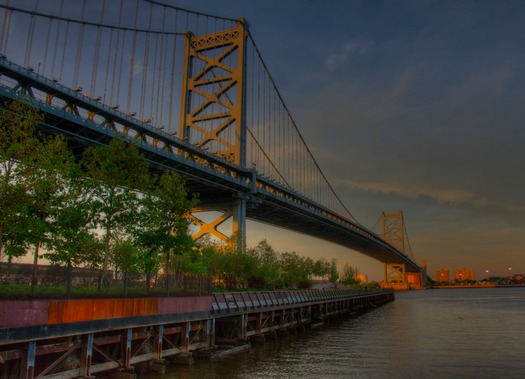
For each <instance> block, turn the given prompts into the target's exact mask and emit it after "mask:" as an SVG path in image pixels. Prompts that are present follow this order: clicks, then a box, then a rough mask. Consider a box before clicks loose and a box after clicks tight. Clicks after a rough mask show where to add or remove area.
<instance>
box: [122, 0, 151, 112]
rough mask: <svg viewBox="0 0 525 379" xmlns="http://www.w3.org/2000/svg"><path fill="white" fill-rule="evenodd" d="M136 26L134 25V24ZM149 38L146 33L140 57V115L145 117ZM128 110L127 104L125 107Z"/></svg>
mask: <svg viewBox="0 0 525 379" xmlns="http://www.w3.org/2000/svg"><path fill="white" fill-rule="evenodd" d="M152 7H153V5H151V4H150V7H149V21H148V30H151V19H152V17H153V15H152V13H153V11H152ZM135 27H136V26H135ZM150 39H151V33H149V32H147V33H146V43H145V44H144V56H143V57H142V60H143V62H144V65H143V67H142V87H141V91H140V114H141V117H143V118H145V117H146V114H145V112H144V103H145V101H146V88H147V84H148V70H149V43H150ZM127 110H128V112H129V105H128V108H127Z"/></svg>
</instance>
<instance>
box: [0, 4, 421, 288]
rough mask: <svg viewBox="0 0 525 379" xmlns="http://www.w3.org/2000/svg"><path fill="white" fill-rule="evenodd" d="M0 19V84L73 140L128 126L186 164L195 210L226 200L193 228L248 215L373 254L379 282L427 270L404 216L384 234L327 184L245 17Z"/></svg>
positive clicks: (131, 133)
mask: <svg viewBox="0 0 525 379" xmlns="http://www.w3.org/2000/svg"><path fill="white" fill-rule="evenodd" d="M0 20H2V22H1V23H0V54H1V55H0V95H1V96H2V97H4V98H7V99H15V98H22V99H25V100H26V101H28V102H30V103H31V104H32V105H33V106H35V107H36V108H38V109H40V110H41V111H42V112H43V113H44V114H45V115H46V120H45V122H44V123H43V124H42V127H43V128H44V129H45V130H46V131H48V132H50V133H60V134H63V135H64V136H65V137H66V138H67V140H68V142H69V144H70V146H71V147H72V148H73V149H75V150H82V149H83V147H85V146H87V145H94V144H95V145H96V144H107V143H108V142H109V141H110V140H111V139H112V138H117V137H118V138H125V139H126V140H128V141H132V142H134V143H136V144H137V146H139V148H140V150H141V152H142V153H143V154H144V156H145V157H146V158H147V159H148V160H149V161H150V163H151V166H152V168H153V169H154V170H157V171H163V170H174V171H176V172H178V173H180V174H181V175H183V176H184V177H185V178H186V184H187V187H188V188H189V189H190V190H191V191H193V192H196V193H199V198H200V202H201V204H200V209H199V210H198V211H218V212H220V216H219V217H218V218H217V219H215V220H213V221H211V222H209V221H208V222H204V221H202V220H201V222H200V223H199V224H200V230H198V231H197V232H196V233H195V235H194V238H199V237H201V236H203V235H205V234H211V235H214V236H215V237H217V238H219V239H221V240H227V239H228V238H229V236H227V235H225V234H224V233H223V232H221V231H220V230H219V226H220V225H221V224H223V223H224V222H225V221H226V220H228V219H232V220H233V221H232V235H233V234H236V235H237V236H238V237H239V238H238V240H239V241H238V243H239V248H242V246H244V243H245V241H244V238H245V233H246V219H251V220H255V221H259V222H263V223H267V224H271V225H274V226H277V227H281V228H286V229H289V230H292V231H295V232H299V233H304V234H307V235H310V236H314V237H318V238H320V239H323V240H326V241H331V242H334V243H336V244H339V245H342V246H345V247H347V248H350V249H353V250H356V251H359V252H361V253H363V254H366V255H367V256H370V257H372V258H375V259H377V260H379V261H381V262H383V263H385V280H386V281H387V282H389V281H391V282H396V281H402V282H404V281H405V280H406V279H405V274H406V273H419V272H420V271H421V268H420V267H419V266H418V265H417V264H416V263H415V262H414V258H413V256H409V255H408V254H406V252H405V247H404V246H405V242H404V240H405V234H406V233H405V229H404V224H403V221H402V214H400V213H396V214H383V217H382V220H383V232H382V233H381V234H378V233H375V232H373V231H371V230H369V229H367V228H365V227H364V226H362V225H361V224H360V223H359V222H358V221H357V220H356V219H355V218H354V217H353V216H352V214H351V213H350V212H349V210H348V209H347V207H346V206H345V205H344V204H343V202H342V201H341V199H340V198H339V197H338V195H337V194H336V193H335V191H334V189H333V188H332V186H331V185H330V183H329V181H328V180H327V178H326V177H325V175H324V174H323V172H322V170H321V168H320V167H319V165H318V163H317V162H316V160H315V158H314V157H313V155H312V153H311V151H310V149H309V148H308V146H307V145H306V143H305V141H304V139H303V137H302V136H301V133H300V131H299V127H298V125H296V123H295V122H294V119H293V117H292V115H291V113H290V111H289V109H288V108H287V106H286V104H285V102H284V100H283V98H282V96H281V94H280V92H279V91H278V89H277V85H276V83H275V82H274V80H273V79H272V76H271V74H270V71H269V68H268V65H267V64H266V63H265V62H264V60H263V57H262V56H261V53H260V51H259V49H258V48H257V45H256V44H255V41H254V37H253V36H252V35H251V34H250V29H249V24H248V22H247V21H246V20H244V19H242V18H240V19H232V18H227V17H218V16H212V15H208V14H204V13H200V12H194V11H191V10H187V9H183V8H180V7H176V6H173V5H170V4H168V3H167V2H166V3H164V2H160V1H154V0H134V1H128V0H126V1H123V0H120V1H106V0H90V1H87V0H83V1H74V2H71V1H64V0H52V1H45V2H44V1H38V0H27V1H16V2H15V1H10V0H3V1H1V2H0ZM198 214H199V213H198V212H196V213H195V216H196V217H197V216H198ZM425 276H426V275H425Z"/></svg>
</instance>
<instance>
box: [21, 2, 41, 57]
mask: <svg viewBox="0 0 525 379" xmlns="http://www.w3.org/2000/svg"><path fill="white" fill-rule="evenodd" d="M37 11H38V0H36V3H35V12H37ZM35 19H36V16H35V15H34V14H32V15H31V21H30V22H29V32H28V34H27V43H26V53H25V57H24V67H28V66H29V61H30V58H31V49H32V47H33V35H34V34H35V22H36V20H35Z"/></svg>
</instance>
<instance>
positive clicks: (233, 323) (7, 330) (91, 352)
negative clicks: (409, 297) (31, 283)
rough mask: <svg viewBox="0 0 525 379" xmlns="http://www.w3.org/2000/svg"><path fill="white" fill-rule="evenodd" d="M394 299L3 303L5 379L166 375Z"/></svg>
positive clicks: (337, 296) (284, 294)
mask: <svg viewBox="0 0 525 379" xmlns="http://www.w3.org/2000/svg"><path fill="white" fill-rule="evenodd" d="M392 300H394V293H393V292H392V291H383V290H374V291H362V292H361V291H337V290H333V291H273V292H245V293H224V294H213V295H212V296H198V297H181V298H147V299H88V300H34V301H30V300H27V301H26V300H24V301H1V300H0V316H1V317H0V377H12V378H18V377H19V378H27V379H32V378H35V377H43V376H45V377H50V378H78V377H86V378H87V377H92V376H93V375H94V374H98V373H108V374H110V375H114V376H115V377H119V378H131V379H132V378H134V377H136V373H137V372H143V371H144V370H151V371H156V372H164V370H165V365H166V364H167V362H168V361H169V362H175V363H178V364H186V365H188V364H189V365H191V364H193V363H194V360H195V359H196V357H200V356H201V357H202V356H205V357H219V356H222V355H225V354H229V353H231V352H235V351H242V350H244V349H246V348H249V346H250V344H251V343H252V342H253V343H263V342H264V341H265V339H266V338H268V339H272V338H278V335H280V334H286V333H290V332H295V330H296V329H297V328H305V327H312V326H315V325H317V324H319V323H320V322H326V321H329V320H332V319H336V318H338V317H342V316H345V315H354V314H358V313H360V312H364V311H366V310H368V309H371V308H375V307H377V306H380V305H383V304H385V303H388V302H390V301H392ZM225 346H229V347H230V348H228V349H226V348H224V347H225Z"/></svg>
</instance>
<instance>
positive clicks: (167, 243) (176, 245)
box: [136, 171, 197, 272]
mask: <svg viewBox="0 0 525 379" xmlns="http://www.w3.org/2000/svg"><path fill="white" fill-rule="evenodd" d="M196 205H197V200H196V198H195V197H190V195H189V194H188V191H187V190H186V188H185V187H184V182H183V180H182V178H181V177H180V176H179V175H178V174H176V173H174V172H171V171H166V172H164V173H163V174H162V175H161V177H160V178H159V181H158V184H157V186H156V187H155V189H154V190H153V191H152V192H150V193H147V194H145V195H144V197H143V199H142V208H141V211H140V220H142V225H141V228H140V229H139V230H137V231H136V233H137V241H138V243H139V244H140V245H141V246H142V247H143V248H144V249H145V251H147V252H148V254H150V255H161V256H163V259H164V271H165V272H174V270H175V269H177V268H178V267H179V263H180V262H177V261H174V260H173V257H174V256H175V255H179V256H182V255H184V254H187V253H189V252H190V251H191V250H192V248H193V247H194V243H193V240H192V238H191V236H190V235H189V232H188V229H189V226H190V221H189V219H188V218H186V217H184V216H185V215H186V214H187V213H189V211H190V210H191V209H192V208H194V207H195V206H196ZM179 260H180V259H179Z"/></svg>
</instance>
